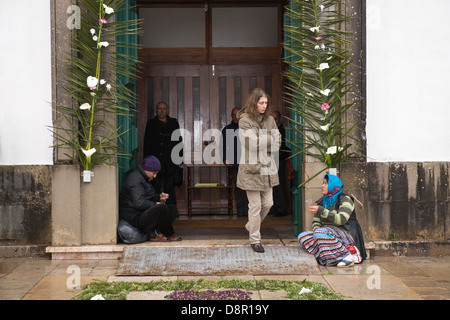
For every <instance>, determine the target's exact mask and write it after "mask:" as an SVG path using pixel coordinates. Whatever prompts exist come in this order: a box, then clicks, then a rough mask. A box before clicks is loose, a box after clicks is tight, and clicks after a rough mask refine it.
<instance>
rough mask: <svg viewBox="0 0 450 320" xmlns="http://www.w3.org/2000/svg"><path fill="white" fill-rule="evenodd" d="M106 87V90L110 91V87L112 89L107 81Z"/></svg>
mask: <svg viewBox="0 0 450 320" xmlns="http://www.w3.org/2000/svg"><path fill="white" fill-rule="evenodd" d="M106 89H107V90H108V91H111V89H112V85H110V84H109V83H108V84H107V85H106Z"/></svg>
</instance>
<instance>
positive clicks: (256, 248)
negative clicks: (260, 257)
mask: <svg viewBox="0 0 450 320" xmlns="http://www.w3.org/2000/svg"><path fill="white" fill-rule="evenodd" d="M252 249H253V251H255V252H260V253H262V252H264V247H263V246H262V245H261V243H253V244H252Z"/></svg>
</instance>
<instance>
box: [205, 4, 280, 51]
mask: <svg viewBox="0 0 450 320" xmlns="http://www.w3.org/2000/svg"><path fill="white" fill-rule="evenodd" d="M212 44H213V47H277V46H278V8H277V7H251V8H249V7H248V8H213V9H212Z"/></svg>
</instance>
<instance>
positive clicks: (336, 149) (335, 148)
mask: <svg viewBox="0 0 450 320" xmlns="http://www.w3.org/2000/svg"><path fill="white" fill-rule="evenodd" d="M342 150H343V148H342V147H339V149H338V147H337V146H332V147H329V148H328V149H327V152H326V154H336V152H338V151H339V152H340V151H342Z"/></svg>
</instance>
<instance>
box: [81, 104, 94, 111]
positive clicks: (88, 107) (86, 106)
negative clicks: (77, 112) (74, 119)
mask: <svg viewBox="0 0 450 320" xmlns="http://www.w3.org/2000/svg"><path fill="white" fill-rule="evenodd" d="M91 108H92V107H91V105H90V104H89V103H83V104H82V105H81V106H80V109H81V110H91Z"/></svg>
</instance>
